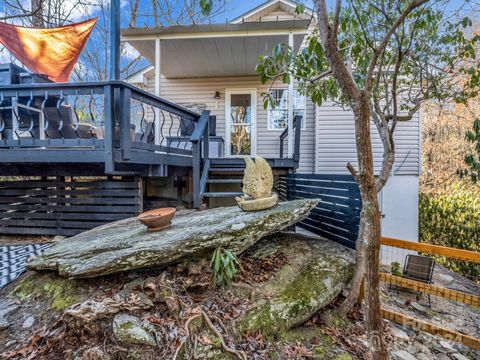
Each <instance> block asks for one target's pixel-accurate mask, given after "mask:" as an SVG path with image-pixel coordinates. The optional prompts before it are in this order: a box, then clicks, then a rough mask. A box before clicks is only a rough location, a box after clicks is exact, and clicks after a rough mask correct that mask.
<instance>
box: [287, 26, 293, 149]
mask: <svg viewBox="0 0 480 360" xmlns="http://www.w3.org/2000/svg"><path fill="white" fill-rule="evenodd" d="M288 46H290V47H291V48H292V49H293V32H291V31H290V32H289V33H288ZM288 157H289V158H292V157H293V79H290V83H289V84H288Z"/></svg>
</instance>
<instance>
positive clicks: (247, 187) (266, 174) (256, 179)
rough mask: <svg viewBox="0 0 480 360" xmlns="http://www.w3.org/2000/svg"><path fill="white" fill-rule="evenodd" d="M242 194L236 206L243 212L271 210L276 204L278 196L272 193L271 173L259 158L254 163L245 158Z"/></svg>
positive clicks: (268, 166)
mask: <svg viewBox="0 0 480 360" xmlns="http://www.w3.org/2000/svg"><path fill="white" fill-rule="evenodd" d="M245 165H246V167H245V174H244V176H243V193H244V195H243V196H241V197H237V198H236V200H237V204H238V206H240V208H241V209H242V210H244V211H258V210H264V209H268V208H271V207H272V206H275V205H276V204H277V203H278V196H277V194H275V193H272V189H273V173H272V168H271V167H270V165H269V164H268V162H267V161H266V160H265V159H263V158H262V157H260V156H257V157H256V158H255V162H254V161H253V160H252V159H250V158H248V157H247V158H245Z"/></svg>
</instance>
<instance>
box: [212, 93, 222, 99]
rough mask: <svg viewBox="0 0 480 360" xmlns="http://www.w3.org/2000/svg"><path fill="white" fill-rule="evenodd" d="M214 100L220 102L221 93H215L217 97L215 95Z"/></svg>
mask: <svg viewBox="0 0 480 360" xmlns="http://www.w3.org/2000/svg"><path fill="white" fill-rule="evenodd" d="M213 98H214V99H215V100H219V99H220V91H215V95H213Z"/></svg>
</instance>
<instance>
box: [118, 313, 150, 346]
mask: <svg viewBox="0 0 480 360" xmlns="http://www.w3.org/2000/svg"><path fill="white" fill-rule="evenodd" d="M113 335H114V336H115V338H116V339H117V340H118V341H121V342H123V343H127V344H133V345H149V346H156V345H157V342H156V341H155V338H154V337H153V336H152V335H151V334H150V333H149V332H148V331H147V330H146V329H145V328H144V326H143V324H142V321H141V320H140V319H139V318H137V317H136V316H132V315H128V314H123V313H122V314H117V315H115V317H114V318H113Z"/></svg>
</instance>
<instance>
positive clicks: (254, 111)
mask: <svg viewBox="0 0 480 360" xmlns="http://www.w3.org/2000/svg"><path fill="white" fill-rule="evenodd" d="M235 94H250V97H251V111H252V113H251V125H250V129H251V134H250V136H251V142H252V143H251V145H250V153H251V154H250V156H251V157H255V156H256V155H257V89H256V88H240V89H225V157H235V158H237V157H244V156H245V155H232V154H231V148H230V108H231V101H232V99H231V96H230V95H235Z"/></svg>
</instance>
